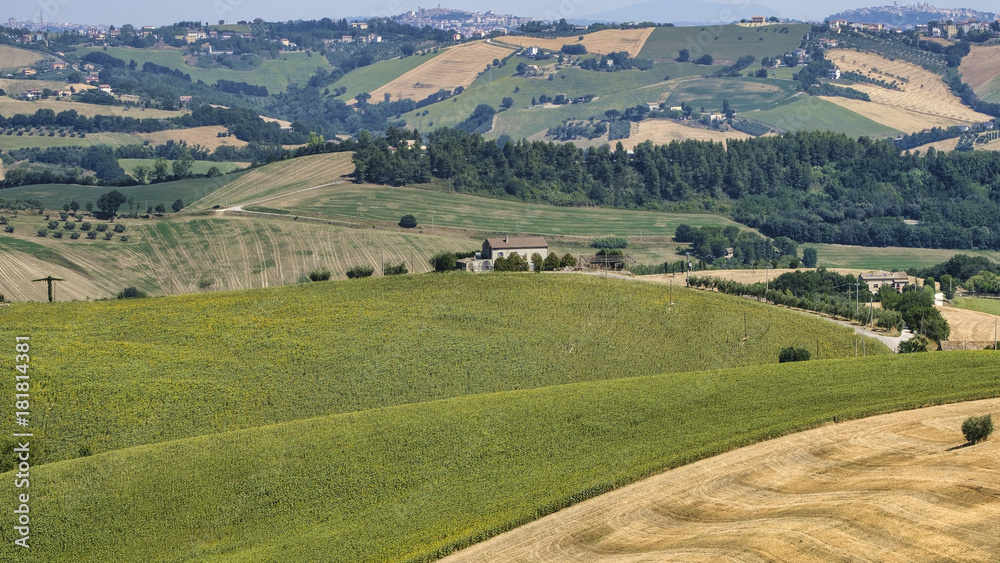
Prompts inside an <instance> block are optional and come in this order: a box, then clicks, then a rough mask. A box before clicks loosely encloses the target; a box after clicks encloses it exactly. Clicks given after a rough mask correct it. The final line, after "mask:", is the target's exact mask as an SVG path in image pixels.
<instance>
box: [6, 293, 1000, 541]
mask: <svg viewBox="0 0 1000 563" xmlns="http://www.w3.org/2000/svg"><path fill="white" fill-rule="evenodd" d="M664 290H665V288H663V287H662V286H652V285H647V284H640V283H634V282H623V281H616V280H602V279H600V278H589V277H582V276H552V275H536V274H523V275H497V274H490V275H483V276H474V275H462V274H455V275H445V276H439V275H428V276H409V277H403V278H395V279H393V278H383V279H370V280H362V281H351V282H341V283H317V284H307V285H303V286H296V287H292V288H281V289H277V290H264V291H252V292H239V293H231V294H216V295H211V296H205V295H202V296H183V297H174V298H163V299H153V300H145V301H143V300H137V301H131V302H120V301H116V302H107V303H71V304H59V305H55V306H43V305H41V304H38V305H15V306H13V307H10V308H7V309H2V310H0V319H2V320H4V322H3V324H2V325H0V326H4V327H5V328H4V329H0V332H3V333H4V337H5V338H7V339H8V340H11V339H12V338H13V336H14V333H13V332H12V331H11V329H10V328H6V327H10V326H12V325H11V322H10V321H12V320H13V318H14V317H16V319H17V323H18V324H17V326H18V327H19V328H21V329H22V330H21V332H24V333H25V334H27V333H30V334H31V346H32V348H31V352H32V368H31V369H33V370H34V371H33V375H32V378H33V379H32V382H33V385H37V388H34V387H33V391H34V393H35V395H34V396H33V399H32V400H33V402H34V403H33V404H36V405H37V406H34V407H33V410H34V411H35V412H38V413H39V415H38V417H39V418H38V421H37V423H36V424H37V425H38V427H41V428H45V435H44V436H40V435H37V434H36V436H35V437H34V438H33V440H34V442H33V444H32V447H33V448H38V449H33V450H32V451H33V452H42V451H44V452H45V455H47V456H48V457H47V458H46V459H44V460H39V461H46V462H47V463H45V464H44V465H34V466H33V467H32V489H31V491H32V494H33V496H32V499H34V501H33V504H32V515H33V518H32V521H33V523H34V525H35V526H37V527H38V528H39V529H44V530H46V533H44V534H38V535H33V536H32V541H33V544H32V551H31V552H30V553H31V555H29V559H27V560H30V561H34V560H38V561H43V560H44V561H48V560H74V561H98V560H101V561H107V560H135V559H138V558H143V559H200V560H218V561H221V560H240V561H258V560H260V561H263V560H271V559H275V558H288V559H293V560H317V559H324V560H335V561H347V560H349V561H404V560H414V559H416V560H425V559H430V558H434V557H435V556H439V555H440V554H443V553H447V552H448V551H451V550H452V549H454V548H456V547H461V546H464V545H468V544H470V543H474V542H476V541H479V540H481V539H484V538H486V537H489V536H492V535H495V534H497V533H500V532H502V531H504V530H507V529H510V528H511V527H513V526H516V525H518V524H521V523H524V522H527V521H530V520H533V519H535V518H537V517H539V516H540V515H543V514H546V513H549V512H553V511H555V510H557V509H559V508H561V507H564V506H567V505H569V504H572V503H575V502H579V501H580V500H583V499H585V498H589V497H592V496H595V495H597V494H600V493H602V492H605V491H608V490H610V489H611V488H614V487H616V486H618V485H621V484H623V483H627V482H630V481H634V480H636V479H639V478H642V477H644V476H647V475H650V474H652V473H655V472H658V471H660V470H662V469H664V468H669V467H675V466H679V465H682V464H685V463H690V462H691V461H694V460H696V459H700V458H704V457H707V456H711V455H714V454H717V453H720V452H723V451H726V450H730V449H733V448H736V447H740V446H744V445H747V444H750V443H753V442H757V441H760V440H764V439H768V438H771V437H775V436H779V435H782V434H786V433H789V432H793V431H796V430H801V429H804V428H809V427H814V426H817V425H820V424H824V423H827V422H828V421H830V420H832V419H833V418H834V417H837V419H838V420H846V419H851V418H859V417H863V416H869V415H872V414H876V413H882V412H889V411H893V410H900V409H907V408H914V407H919V406H925V405H930V404H937V403H942V402H952V401H959V400H966V399H974V398H984V397H994V396H997V395H998V394H1000V374H998V372H997V370H996V369H995V365H996V361H995V356H993V355H991V353H989V352H959V353H947V354H945V353H929V354H913V355H903V356H888V355H887V356H883V357H872V358H859V359H854V358H851V359H840V360H820V361H810V362H807V363H799V364H781V365H779V364H776V363H771V364H769V365H755V364H759V363H760V362H761V361H770V362H773V361H774V359H773V358H774V357H775V356H776V353H777V349H778V347H779V346H780V344H778V343H777V342H774V341H776V340H782V341H785V342H790V343H794V344H797V345H800V346H811V345H812V342H813V341H814V339H815V338H817V337H819V338H820V339H821V340H822V343H823V345H824V346H828V347H829V348H831V349H828V348H824V352H823V353H824V354H825V355H827V356H825V357H828V356H832V355H840V356H846V355H852V354H853V338H854V335H853V333H852V332H851V331H850V330H848V329H843V328H841V327H838V326H836V325H834V324H832V323H829V322H827V321H822V320H819V319H815V318H811V317H806V316H803V315H800V314H798V313H795V312H791V311H786V310H781V309H776V308H771V307H767V306H765V305H761V304H757V303H753V302H750V301H747V300H743V299H739V298H733V297H728V296H723V295H717V294H709V293H701V292H693V291H684V290H674V297H675V301H676V303H675V304H674V305H673V306H669V305H667V303H666V301H667V299H666V298H667V294H666V293H665V291H664ZM543 296H544V298H543ZM331 304H333V306H331ZM338 304H339V306H338ZM743 310H746V311H747V312H751V313H752V314H751V315H750V319H751V325H750V326H751V328H750V329H749V333H750V335H749V338H748V339H747V340H746V341H743V339H742V326H743V324H742V318H741V312H742V311H743ZM54 314H57V315H58V317H59V318H60V323H58V326H57V325H56V323H53V322H52V317H53V315H54ZM5 317H11V319H5ZM108 319H113V322H108ZM222 327H224V328H222ZM21 332H18V333H17V334H21ZM373 335H374V336H373ZM417 341H419V345H417V344H415V342H417ZM319 343H322V344H319ZM616 343H620V344H618V345H617V346H616ZM626 343H627V344H626ZM331 344H334V345H331ZM871 348H874V346H872V347H871ZM470 350H475V351H476V352H475V353H470ZM611 350H617V351H618V353H611V352H610V351H611ZM623 356H624V357H625V360H626V361H623ZM108 358H114V361H113V362H109V361H108ZM706 364H708V365H709V366H724V365H743V366H753V367H743V368H739V369H726V370H721V371H700V372H678V373H669V372H671V371H674V370H688V369H692V368H702V367H706ZM581 366H587V369H580V367H581ZM165 367H166V369H164V368H165ZM656 373H659V374H662V375H645V374H656ZM57 374H58V376H57ZM776 390H781V392H775V391H776ZM446 397H451V398H446ZM439 398H445V399H444V400H437V399H439ZM338 413H339V414H338ZM87 449H89V451H92V452H93V455H91V456H84V455H81V452H82V451H84V450H87ZM4 478H10V479H12V478H13V473H12V472H11V473H9V474H5V475H4ZM36 491H37V492H36ZM36 494H37V495H38V496H34V495H36ZM12 517H13V515H11V514H9V513H8V514H7V515H5V516H3V517H2V518H0V521H2V522H3V524H4V525H5V526H6V527H8V528H10V526H12V525H13V519H12ZM372 530H379V531H380V533H378V534H372ZM15 549H17V548H16V547H14V546H13V545H12V543H11V542H5V544H4V545H3V546H2V547H0V554H2V555H3V556H5V557H8V558H9V557H10V556H12V554H14V553H15V551H14V550H15Z"/></svg>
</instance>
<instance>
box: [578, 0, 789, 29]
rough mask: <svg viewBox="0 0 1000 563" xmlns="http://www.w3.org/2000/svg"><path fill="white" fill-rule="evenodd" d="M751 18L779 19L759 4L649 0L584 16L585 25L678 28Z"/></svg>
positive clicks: (701, 0)
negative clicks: (652, 24)
mask: <svg viewBox="0 0 1000 563" xmlns="http://www.w3.org/2000/svg"><path fill="white" fill-rule="evenodd" d="M753 16H767V17H771V16H776V17H781V14H779V13H778V11H776V10H774V9H773V8H768V7H767V6H762V5H760V4H743V3H739V4H726V3H721V2H705V1H703V0H691V1H690V2H684V3H679V4H678V3H672V2H669V3H668V2H658V1H655V0H650V1H647V2H640V3H638V4H632V5H631V6H625V7H623V8H618V9H616V10H609V11H607V12H599V13H596V14H587V15H586V16H585V19H586V21H587V22H588V23H592V22H616V23H621V22H626V21H634V22H644V21H652V22H656V23H673V24H678V25H704V24H720V23H733V22H738V21H740V20H741V19H745V20H749V19H750V18H751V17H753Z"/></svg>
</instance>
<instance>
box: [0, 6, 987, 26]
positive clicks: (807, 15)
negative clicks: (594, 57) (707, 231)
mask: <svg viewBox="0 0 1000 563" xmlns="http://www.w3.org/2000/svg"><path fill="white" fill-rule="evenodd" d="M747 1H748V2H751V3H754V4H762V5H765V6H768V7H771V8H774V9H775V10H777V11H778V12H780V13H781V15H782V16H783V17H787V18H796V19H815V20H819V19H821V18H823V17H825V16H827V15H830V14H831V13H835V12H839V11H841V10H845V9H849V8H856V7H863V6H873V5H884V4H888V3H889V2H888V1H885V0H873V1H871V2H865V1H864V0H855V1H849V0H848V1H845V0H830V1H829V2H821V3H813V2H810V3H806V2H802V1H801V0H747ZM4 3H5V4H6V6H5V7H4V8H5V9H0V18H2V21H4V22H5V21H6V20H7V18H10V17H14V18H16V19H18V20H25V19H32V20H34V21H39V16H40V15H41V19H42V20H43V21H61V22H72V23H80V24H111V25H115V26H121V25H122V24H125V23H131V24H133V25H136V26H140V25H164V24H169V23H173V22H177V21H208V22H212V23H215V22H217V21H219V20H221V19H225V20H227V21H228V22H235V21H237V20H251V19H253V18H257V17H260V18H264V19H265V20H267V21H287V20H294V19H320V18H324V17H329V18H333V19H337V18H343V17H353V16H362V17H374V16H387V15H395V14H398V13H400V12H403V11H406V10H411V9H415V8H417V7H418V6H422V7H425V8H429V7H434V6H436V5H437V2H436V1H435V2H428V1H418V0H374V1H367V2H365V1H362V2H343V1H332V2H323V1H320V0H168V1H163V0H22V1H19V2H9V3H8V2H4ZM636 3H638V2H636V1H635V0H502V1H499V0H472V1H463V2H458V1H451V2H442V5H444V6H447V7H450V8H456V9H463V10H469V11H486V10H491V9H492V10H494V11H496V12H500V13H510V14H515V15H521V16H530V17H538V18H543V19H553V18H554V17H555V16H560V17H566V18H570V19H571V18H585V17H586V16H587V15H588V14H593V13H599V12H606V11H609V10H613V9H615V8H617V7H622V6H628V5H631V4H636ZM718 3H720V4H729V5H734V6H739V5H741V4H743V3H745V2H738V1H737V2H734V1H728V2H727V1H726V0H720V1H719V2H718ZM915 3H916V2H899V4H901V5H903V4H915ZM932 5H936V6H939V7H966V8H973V9H978V10H984V11H992V10H997V9H998V7H997V4H996V2H995V0H989V1H987V0H941V1H939V2H933V3H932Z"/></svg>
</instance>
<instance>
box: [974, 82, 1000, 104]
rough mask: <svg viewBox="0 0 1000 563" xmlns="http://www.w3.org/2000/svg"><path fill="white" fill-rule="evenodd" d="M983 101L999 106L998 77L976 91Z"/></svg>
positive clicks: (999, 83) (999, 88)
mask: <svg viewBox="0 0 1000 563" xmlns="http://www.w3.org/2000/svg"><path fill="white" fill-rule="evenodd" d="M976 93H977V94H979V97H980V98H982V99H983V101H986V102H990V103H993V104H1000V76H998V77H996V78H994V79H993V80H991V81H990V82H989V83H987V84H986V85H985V86H981V87H980V88H979V89H978V90H977V91H976Z"/></svg>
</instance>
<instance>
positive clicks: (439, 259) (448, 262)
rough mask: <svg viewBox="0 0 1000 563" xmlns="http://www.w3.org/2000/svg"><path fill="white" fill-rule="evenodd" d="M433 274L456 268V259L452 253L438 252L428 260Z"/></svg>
mask: <svg viewBox="0 0 1000 563" xmlns="http://www.w3.org/2000/svg"><path fill="white" fill-rule="evenodd" d="M430 263H431V267H433V268H434V271H435V272H450V271H451V270H454V269H455V268H456V267H457V266H458V258H456V257H455V253H454V252H440V253H438V254H435V255H434V256H432V257H431V259H430Z"/></svg>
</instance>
